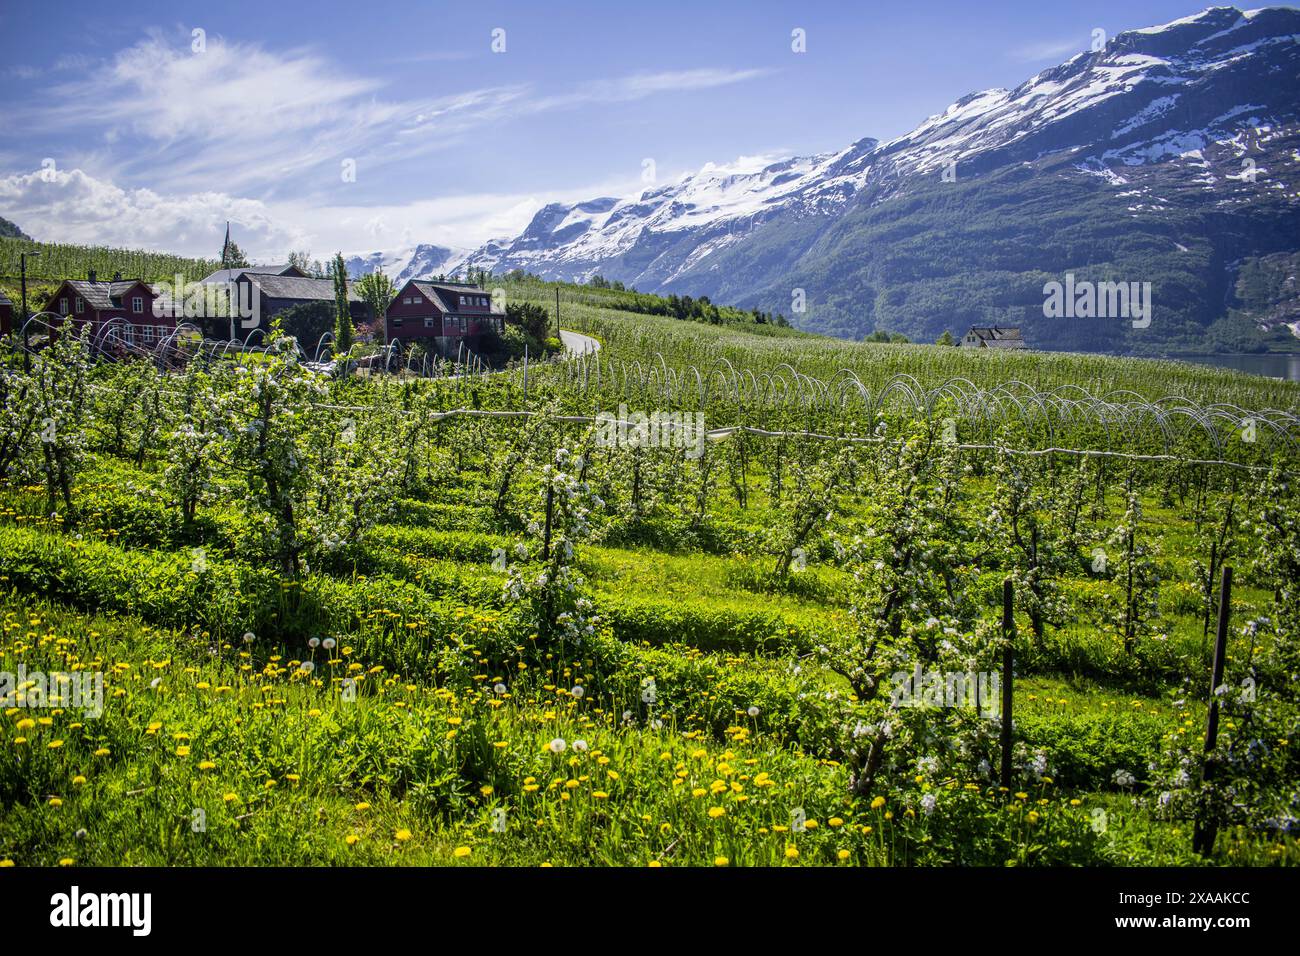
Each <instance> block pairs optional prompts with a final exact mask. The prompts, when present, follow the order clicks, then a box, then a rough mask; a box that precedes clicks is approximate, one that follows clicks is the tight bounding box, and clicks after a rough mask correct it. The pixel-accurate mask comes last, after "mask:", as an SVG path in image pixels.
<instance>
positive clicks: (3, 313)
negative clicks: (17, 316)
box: [0, 289, 14, 335]
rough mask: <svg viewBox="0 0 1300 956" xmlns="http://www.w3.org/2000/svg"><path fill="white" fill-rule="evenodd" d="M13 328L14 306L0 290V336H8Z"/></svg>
mask: <svg viewBox="0 0 1300 956" xmlns="http://www.w3.org/2000/svg"><path fill="white" fill-rule="evenodd" d="M13 328H14V304H13V303H12V302H10V301H9V296H7V295H5V294H4V290H3V289H0V335H8V334H9V333H10V332H12V331H13Z"/></svg>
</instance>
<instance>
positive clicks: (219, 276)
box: [201, 265, 294, 285]
mask: <svg viewBox="0 0 1300 956" xmlns="http://www.w3.org/2000/svg"><path fill="white" fill-rule="evenodd" d="M292 268H294V267H293V266H292V265H282V266H245V267H244V268H242V269H218V270H217V271H216V272H214V273H212V275H210V276H208V277H207V278H206V279H202V280H201V282H202V284H203V285H214V284H219V283H223V282H231V281H233V280H234V279H238V278H239V277H240V276H241V275H243V274H244V273H246V272H248V273H252V274H254V275H267V276H282V275H284V274H285V273H286V272H288V271H289V270H290V269H292Z"/></svg>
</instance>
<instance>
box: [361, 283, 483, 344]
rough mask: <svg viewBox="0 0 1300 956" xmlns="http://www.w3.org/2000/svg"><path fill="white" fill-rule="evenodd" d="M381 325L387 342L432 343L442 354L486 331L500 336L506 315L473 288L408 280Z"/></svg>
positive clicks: (477, 288) (470, 286) (390, 305)
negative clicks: (385, 332) (383, 327)
mask: <svg viewBox="0 0 1300 956" xmlns="http://www.w3.org/2000/svg"><path fill="white" fill-rule="evenodd" d="M384 321H385V323H386V324H387V327H388V341H390V342H391V341H392V340H393V339H400V340H401V341H403V342H409V341H411V340H412V339H414V340H418V341H423V342H426V343H427V342H428V340H429V339H434V340H436V344H437V345H438V347H439V348H441V349H443V350H446V349H447V348H448V347H450V348H452V349H454V348H455V347H456V345H457V343H458V342H461V341H464V340H465V339H474V338H477V337H478V336H480V335H483V334H484V333H486V332H489V331H495V332H497V333H498V334H500V333H501V332H504V331H505V321H506V315H505V311H504V310H503V309H501V308H499V307H497V306H494V305H493V303H492V295H491V293H489V292H487V291H486V290H484V289H480V288H479V287H478V286H476V285H470V284H468V283H460V282H426V281H422V280H419V279H411V280H410V281H409V282H407V283H406V285H404V286H402V288H401V290H400V291H399V292H398V293H397V295H395V296H394V297H393V301H392V302H390V303H389V305H388V309H387V311H386V312H385V316H384Z"/></svg>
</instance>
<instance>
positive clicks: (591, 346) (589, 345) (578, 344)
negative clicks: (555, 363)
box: [560, 329, 600, 355]
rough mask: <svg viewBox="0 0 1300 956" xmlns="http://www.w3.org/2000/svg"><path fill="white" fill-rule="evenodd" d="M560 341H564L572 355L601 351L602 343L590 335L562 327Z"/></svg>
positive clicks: (565, 346) (566, 348)
mask: <svg viewBox="0 0 1300 956" xmlns="http://www.w3.org/2000/svg"><path fill="white" fill-rule="evenodd" d="M560 341H561V342H563V343H564V348H565V350H566V351H568V353H569V354H570V355H586V354H587V353H588V352H599V351H600V343H599V342H597V341H596V340H595V339H593V338H592V337H591V336H590V335H583V334H582V333H581V332H570V331H569V330H568V329H560Z"/></svg>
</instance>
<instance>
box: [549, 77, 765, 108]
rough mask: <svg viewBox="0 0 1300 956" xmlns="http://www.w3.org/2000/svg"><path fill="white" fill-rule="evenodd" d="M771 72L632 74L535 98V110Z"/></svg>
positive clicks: (723, 83)
mask: <svg viewBox="0 0 1300 956" xmlns="http://www.w3.org/2000/svg"><path fill="white" fill-rule="evenodd" d="M770 72H771V71H770V70H764V69H747V70H725V69H697V70H670V71H665V72H661V73H634V74H632V75H630V76H623V77H614V78H610V79H598V80H592V81H589V82H587V83H584V84H582V85H581V86H579V87H577V88H576V89H574V90H571V91H569V92H567V93H559V94H556V95H553V96H546V97H542V98H540V99H538V100H537V101H536V102H535V103H533V104H532V107H533V108H536V109H563V108H569V107H574V106H585V105H587V104H590V103H626V102H630V101H632V100H640V99H644V98H645V97H647V96H654V95H656V94H659V93H690V92H693V91H695V90H707V89H713V88H715V87H719V86H730V85H732V84H733V83H743V82H745V81H746V80H752V79H756V78H758V77H760V76H765V75H767V74H768V73H770Z"/></svg>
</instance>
